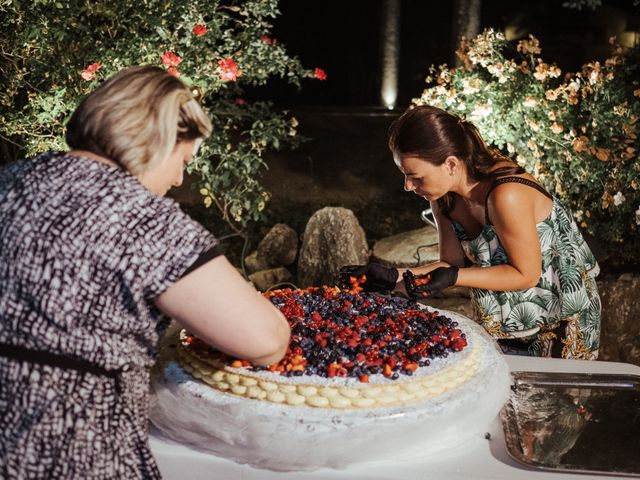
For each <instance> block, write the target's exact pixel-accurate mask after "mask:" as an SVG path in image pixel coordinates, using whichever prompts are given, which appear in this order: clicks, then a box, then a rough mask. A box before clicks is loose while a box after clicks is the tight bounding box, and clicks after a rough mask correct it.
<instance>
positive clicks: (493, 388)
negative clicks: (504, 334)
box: [151, 282, 509, 470]
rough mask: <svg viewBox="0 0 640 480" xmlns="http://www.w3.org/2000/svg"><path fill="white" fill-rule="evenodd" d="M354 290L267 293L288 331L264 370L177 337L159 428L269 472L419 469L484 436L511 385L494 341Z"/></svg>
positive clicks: (157, 414)
mask: <svg viewBox="0 0 640 480" xmlns="http://www.w3.org/2000/svg"><path fill="white" fill-rule="evenodd" d="M359 290H360V289H359V287H358V285H357V282H356V283H354V285H353V286H352V288H350V289H339V288H336V287H334V288H329V287H320V288H310V289H307V290H294V289H283V290H277V291H272V292H267V293H266V294H265V296H267V298H269V299H270V301H271V302H272V303H273V304H274V305H275V306H276V307H277V308H279V309H280V310H281V311H282V312H283V314H284V315H285V317H286V318H287V319H288V321H289V323H290V325H291V332H292V333H291V341H290V344H289V348H288V350H287V353H286V355H285V357H284V358H283V360H282V361H280V362H279V363H277V364H275V365H271V366H269V367H257V366H254V365H251V364H250V363H249V362H246V361H244V360H242V359H236V358H231V357H228V356H227V355H224V354H222V353H221V352H219V351H216V350H214V349H213V348H211V347H209V346H208V345H206V344H205V343H204V342H202V341H200V340H199V339H198V338H197V337H195V336H193V335H191V334H190V333H188V332H187V331H185V330H182V331H180V333H179V339H178V342H177V355H176V357H177V361H169V362H167V363H166V364H164V365H162V372H161V374H160V375H158V376H156V379H155V382H154V392H155V398H154V402H153V403H152V412H151V419H152V421H153V423H154V424H155V425H156V426H157V427H158V428H160V430H162V431H163V432H164V433H166V434H167V435H169V436H171V437H173V438H176V439H178V440H180V441H183V442H187V443H190V444H193V445H196V446H197V447H198V448H201V449H206V450H208V451H211V452H213V453H216V454H218V455H222V456H226V457H229V458H232V459H234V460H236V461H238V462H241V463H250V464H252V465H254V466H258V467H261V468H270V469H274V470H303V469H314V468H319V467H323V466H334V467H343V466H345V465H347V464H350V463H353V462H361V461H375V460H377V459H380V458H381V457H380V455H383V456H388V455H394V457H397V458H398V459H400V458H415V457H418V456H424V455H426V454H430V453H434V452H437V451H442V450H443V449H447V448H451V447H452V446H453V445H457V444H459V443H460V442H462V441H464V440H468V439H470V438H471V437H473V436H477V435H479V434H480V433H481V431H482V430H484V429H486V426H487V425H488V424H489V423H490V422H491V421H492V420H493V419H494V418H495V416H496V415H497V413H498V411H499V409H500V408H501V406H502V404H503V403H504V401H505V400H506V398H507V396H508V386H509V375H508V369H507V367H506V363H505V362H504V360H503V359H502V357H501V355H500V354H499V353H498V351H497V349H496V348H495V344H494V342H493V340H491V339H490V338H489V337H488V336H487V335H486V334H485V333H484V331H483V330H482V328H480V327H478V326H477V325H475V324H474V323H473V322H471V321H469V320H468V319H466V318H465V317H462V316H460V315H456V314H453V313H452V312H437V311H431V310H429V309H428V308H425V307H424V306H422V305H420V304H418V303H416V302H414V301H411V300H408V299H404V298H400V297H393V296H383V295H379V294H373V293H365V292H361V291H359ZM274 432H278V434H277V441H275V442H274Z"/></svg>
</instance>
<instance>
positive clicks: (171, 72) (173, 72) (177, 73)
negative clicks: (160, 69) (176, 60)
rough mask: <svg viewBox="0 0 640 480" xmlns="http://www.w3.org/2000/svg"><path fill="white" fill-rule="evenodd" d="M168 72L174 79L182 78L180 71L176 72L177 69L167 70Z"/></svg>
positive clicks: (170, 68)
mask: <svg viewBox="0 0 640 480" xmlns="http://www.w3.org/2000/svg"><path fill="white" fill-rule="evenodd" d="M167 72H169V73H170V74H171V75H173V76H174V77H178V78H180V72H179V71H178V70H176V69H175V68H173V67H169V68H167Z"/></svg>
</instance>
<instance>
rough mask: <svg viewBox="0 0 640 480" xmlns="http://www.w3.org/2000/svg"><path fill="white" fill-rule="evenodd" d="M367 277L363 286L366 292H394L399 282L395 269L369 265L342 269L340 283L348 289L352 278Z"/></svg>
mask: <svg viewBox="0 0 640 480" xmlns="http://www.w3.org/2000/svg"><path fill="white" fill-rule="evenodd" d="M363 275H365V276H366V277H367V278H366V281H365V282H364V283H362V284H361V286H362V288H363V289H364V290H365V291H366V292H377V291H381V290H393V289H394V288H395V287H396V283H397V282H398V276H399V273H398V270H397V269H396V268H394V267H385V266H384V265H381V264H379V263H368V264H367V265H346V266H344V267H342V268H341V269H340V272H339V273H338V277H339V280H340V283H341V284H342V285H343V286H345V287H347V286H349V285H350V282H349V278H350V277H361V276H363Z"/></svg>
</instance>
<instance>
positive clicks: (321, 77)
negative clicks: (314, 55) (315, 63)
mask: <svg viewBox="0 0 640 480" xmlns="http://www.w3.org/2000/svg"><path fill="white" fill-rule="evenodd" d="M313 76H314V77H316V78H317V79H318V80H326V79H327V72H325V71H324V70H323V69H321V68H316V69H315V70H314V71H313Z"/></svg>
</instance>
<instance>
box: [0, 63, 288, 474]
mask: <svg viewBox="0 0 640 480" xmlns="http://www.w3.org/2000/svg"><path fill="white" fill-rule="evenodd" d="M211 128H212V127H211V123H210V121H209V119H208V118H207V116H206V115H205V114H204V112H203V111H202V109H201V108H200V106H199V104H198V103H197V102H196V101H195V100H194V98H193V97H192V95H191V93H190V91H189V89H188V88H187V87H186V86H185V85H184V84H183V83H182V82H181V81H180V80H178V79H177V78H175V77H174V76H172V75H170V74H169V73H167V72H165V71H164V70H162V69H160V68H156V67H150V66H142V67H131V68H127V69H125V70H123V71H121V72H120V73H118V74H117V75H115V76H114V77H112V78H111V79H109V80H108V81H106V82H105V83H104V84H103V85H101V86H100V87H99V88H98V89H97V90H96V91H95V92H93V93H92V94H90V95H89V96H88V97H86V98H85V99H84V100H83V101H82V103H81V104H80V106H79V107H78V109H77V110H76V111H75V112H74V114H73V116H72V117H71V119H70V120H69V123H68V131H67V142H68V144H69V146H70V147H71V151H69V152H66V153H62V152H47V153H43V154H41V155H39V156H36V157H35V158H32V159H28V160H22V161H18V162H15V163H13V164H10V165H8V166H6V167H5V168H3V169H2V170H0V424H2V432H1V433H0V477H2V478H47V479H49V478H83V479H93V478H118V479H125V478H158V477H159V476H160V475H159V472H158V469H157V466H156V464H155V461H154V460H153V457H152V455H151V452H150V450H149V446H148V438H147V436H148V381H149V368H150V367H151V366H152V364H153V362H154V358H155V355H156V346H157V342H158V339H159V337H160V335H161V334H162V332H163V331H164V330H165V328H166V326H167V324H168V321H167V320H168V319H167V317H172V318H174V319H176V320H177V321H179V322H180V323H181V324H183V325H184V326H186V327H187V328H189V329H190V330H192V331H193V332H194V333H196V334H197V335H198V336H199V337H200V338H202V339H203V340H205V341H207V342H208V343H210V344H211V345H213V346H215V347H217V348H218V349H220V350H222V351H224V352H227V353H229V354H231V355H234V356H237V357H240V358H246V359H248V360H250V361H252V362H255V363H257V364H261V365H268V364H271V363H274V362H277V361H278V360H280V358H281V357H282V356H283V355H284V353H285V351H286V348H287V346H288V341H289V335H290V330H289V326H288V324H287V322H286V320H285V319H284V317H283V316H282V315H281V314H280V313H279V312H278V311H277V310H276V309H275V308H274V307H273V306H272V305H271V304H270V302H268V301H267V300H266V299H264V298H263V297H262V296H261V295H260V294H259V293H258V292H256V291H255V290H253V289H252V288H251V287H250V286H249V284H248V283H247V282H245V281H244V279H243V278H242V277H241V276H240V275H239V274H238V273H237V271H236V270H235V268H234V267H233V266H232V265H231V264H230V263H229V262H228V261H227V260H226V259H225V257H224V256H223V255H221V254H220V251H219V250H218V242H217V240H216V238H215V237H214V236H212V235H211V234H210V233H209V232H207V231H206V230H205V229H204V228H203V227H202V226H201V225H199V224H198V223H197V222H195V221H193V220H192V219H190V218H189V217H188V216H187V215H185V214H184V213H183V212H182V211H181V210H180V208H179V206H178V204H177V203H176V202H174V201H173V200H170V199H168V198H164V197H163V195H164V194H165V193H166V192H167V190H168V189H169V188H171V187H172V186H174V185H179V184H180V183H181V182H182V175H183V168H184V166H185V164H187V163H188V162H190V161H191V160H192V158H193V155H194V154H195V151H196V148H197V145H198V143H199V142H200V141H201V140H202V139H203V138H206V137H207V136H208V135H209V134H210V133H211Z"/></svg>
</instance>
